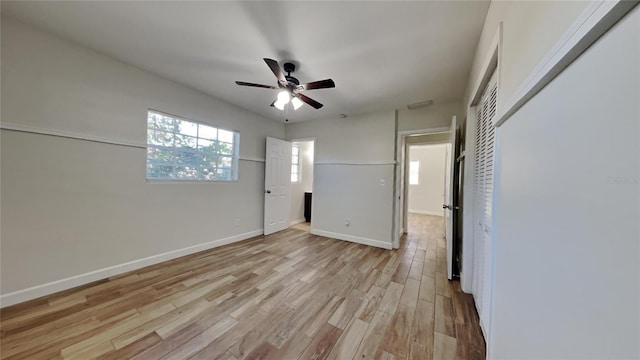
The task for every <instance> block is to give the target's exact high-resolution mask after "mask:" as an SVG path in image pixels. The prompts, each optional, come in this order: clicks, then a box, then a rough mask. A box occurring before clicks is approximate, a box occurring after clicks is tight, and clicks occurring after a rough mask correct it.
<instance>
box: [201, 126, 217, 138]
mask: <svg viewBox="0 0 640 360" xmlns="http://www.w3.org/2000/svg"><path fill="white" fill-rule="evenodd" d="M198 126H199V129H200V130H199V131H200V132H199V133H198V137H201V138H205V139H211V140H215V139H216V133H217V131H218V129H216V128H214V127H211V126H207V125H202V124H200V125H198Z"/></svg>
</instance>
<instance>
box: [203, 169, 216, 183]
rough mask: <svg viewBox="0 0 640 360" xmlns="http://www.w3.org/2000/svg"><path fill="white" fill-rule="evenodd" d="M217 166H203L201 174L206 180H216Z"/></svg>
mask: <svg viewBox="0 0 640 360" xmlns="http://www.w3.org/2000/svg"><path fill="white" fill-rule="evenodd" d="M216 174H217V171H216V168H215V167H207V166H203V167H202V169H201V170H200V176H201V177H202V179H204V180H216Z"/></svg>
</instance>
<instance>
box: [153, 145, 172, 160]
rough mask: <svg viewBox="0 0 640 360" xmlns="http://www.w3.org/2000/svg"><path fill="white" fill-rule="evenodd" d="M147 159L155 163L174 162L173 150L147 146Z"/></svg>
mask: <svg viewBox="0 0 640 360" xmlns="http://www.w3.org/2000/svg"><path fill="white" fill-rule="evenodd" d="M147 161H148V162H154V163H166V164H170V163H172V162H173V151H172V150H168V149H166V148H156V147H149V148H147Z"/></svg>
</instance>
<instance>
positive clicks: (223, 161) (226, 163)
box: [219, 156, 233, 168]
mask: <svg viewBox="0 0 640 360" xmlns="http://www.w3.org/2000/svg"><path fill="white" fill-rule="evenodd" d="M232 163H233V161H232V159H231V158H230V157H228V156H221V157H220V162H219V164H220V165H219V166H221V167H228V168H230V167H231V164H232Z"/></svg>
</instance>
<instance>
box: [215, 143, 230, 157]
mask: <svg viewBox="0 0 640 360" xmlns="http://www.w3.org/2000/svg"><path fill="white" fill-rule="evenodd" d="M218 146H219V149H218V151H219V152H220V154H224V155H233V144H229V143H225V142H220V143H219V145H218Z"/></svg>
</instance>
